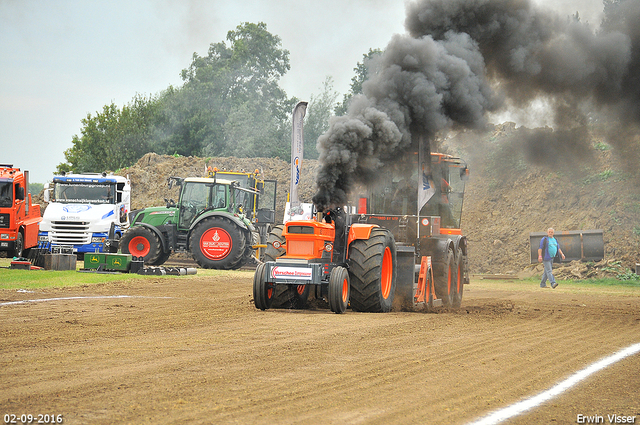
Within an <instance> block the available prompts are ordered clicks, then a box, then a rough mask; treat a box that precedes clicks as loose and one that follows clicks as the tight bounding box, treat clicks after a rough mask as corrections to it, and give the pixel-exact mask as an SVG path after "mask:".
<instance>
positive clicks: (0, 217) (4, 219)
mask: <svg viewBox="0 0 640 425" xmlns="http://www.w3.org/2000/svg"><path fill="white" fill-rule="evenodd" d="M9 218H10V217H9V214H0V228H2V229H8V228H9V224H10V223H9Z"/></svg>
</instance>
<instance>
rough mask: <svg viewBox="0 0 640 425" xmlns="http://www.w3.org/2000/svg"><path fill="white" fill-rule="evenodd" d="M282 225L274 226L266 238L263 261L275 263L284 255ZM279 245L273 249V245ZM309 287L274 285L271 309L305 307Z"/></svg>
mask: <svg viewBox="0 0 640 425" xmlns="http://www.w3.org/2000/svg"><path fill="white" fill-rule="evenodd" d="M283 230H284V225H282V224H278V225H277V226H274V227H273V229H271V231H270V232H269V236H268V237H267V248H266V249H265V252H264V261H265V262H266V261H276V258H278V257H280V256H282V255H284V254H285V252H286V249H285V247H284V244H285V242H286V241H285V239H284V238H283V237H282V231H283ZM274 242H277V244H278V243H279V244H280V247H279V248H275V247H274V246H273V243H274ZM277 244H276V245H277ZM309 289H310V285H276V287H275V289H274V295H273V304H272V307H273V308H290V309H301V308H305V307H306V306H307V301H308V299H309Z"/></svg>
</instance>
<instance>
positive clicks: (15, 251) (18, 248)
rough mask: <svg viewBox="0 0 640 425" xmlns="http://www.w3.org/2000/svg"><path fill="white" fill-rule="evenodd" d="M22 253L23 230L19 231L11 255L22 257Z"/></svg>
mask: <svg viewBox="0 0 640 425" xmlns="http://www.w3.org/2000/svg"><path fill="white" fill-rule="evenodd" d="M22 254H24V237H23V236H22V232H18V235H17V236H16V242H15V245H14V248H13V253H12V254H11V257H22Z"/></svg>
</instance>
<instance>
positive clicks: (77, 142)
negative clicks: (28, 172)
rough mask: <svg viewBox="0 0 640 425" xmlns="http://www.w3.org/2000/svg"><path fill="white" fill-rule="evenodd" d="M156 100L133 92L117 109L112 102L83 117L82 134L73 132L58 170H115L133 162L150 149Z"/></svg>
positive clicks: (85, 171)
mask: <svg viewBox="0 0 640 425" xmlns="http://www.w3.org/2000/svg"><path fill="white" fill-rule="evenodd" d="M156 107H157V104H156V101H155V100H154V99H153V98H145V97H142V96H140V95H136V97H134V99H133V101H132V102H131V103H129V104H128V105H125V106H123V107H122V109H121V110H120V109H118V107H117V106H116V105H115V104H114V103H111V104H110V105H105V106H104V107H103V109H102V112H97V113H96V115H95V116H92V115H91V114H87V117H86V118H84V119H82V120H81V122H82V125H83V127H82V129H81V133H82V135H81V136H80V137H79V136H78V135H74V136H73V138H72V144H73V146H72V147H71V148H69V149H67V150H66V151H65V152H64V156H65V159H66V162H65V163H62V164H59V165H58V167H57V171H58V172H62V171H64V172H68V171H74V172H77V173H87V172H102V171H106V170H111V171H115V170H118V169H120V168H123V167H127V166H130V165H132V164H133V163H135V162H136V161H137V160H138V159H139V158H140V157H141V156H142V155H144V154H145V153H147V152H149V149H150V146H151V140H150V139H151V135H152V132H151V131H150V127H151V126H152V125H153V121H154V118H155V114H156Z"/></svg>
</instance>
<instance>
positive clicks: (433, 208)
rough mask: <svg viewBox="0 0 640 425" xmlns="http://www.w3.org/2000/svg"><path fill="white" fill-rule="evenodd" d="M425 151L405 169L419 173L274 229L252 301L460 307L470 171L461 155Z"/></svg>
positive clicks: (334, 307)
mask: <svg viewBox="0 0 640 425" xmlns="http://www.w3.org/2000/svg"><path fill="white" fill-rule="evenodd" d="M417 157H418V156H417V155H411V156H409V157H408V158H407V161H409V163H411V162H413V163H414V164H416V163H417V162H418V161H417ZM428 157H430V159H431V161H430V163H429V164H428V165H427V166H426V167H423V169H422V172H420V170H419V167H417V166H416V167H412V169H413V170H418V172H419V173H418V174H419V175H416V174H415V172H414V174H413V175H408V176H407V175H405V176H404V177H401V176H394V178H391V179H385V181H384V182H378V183H377V184H375V185H372V186H371V187H368V188H367V189H366V190H364V191H363V195H361V196H359V197H358V199H357V201H356V202H355V204H356V205H355V206H345V207H337V208H333V209H329V210H325V211H323V212H322V213H316V214H315V218H314V219H312V220H295V221H289V222H287V223H285V224H284V225H280V226H276V227H274V229H273V230H272V231H271V233H270V235H269V239H268V241H267V248H266V252H265V262H264V263H261V264H259V265H258V267H257V268H256V271H255V275H254V279H253V296H254V302H255V305H256V307H257V308H258V309H261V310H266V309H268V308H303V307H304V306H305V305H306V303H307V300H308V299H309V297H310V295H312V296H314V297H315V298H317V299H325V300H326V301H327V302H328V304H329V307H330V309H331V311H333V312H335V313H343V312H345V311H346V309H347V308H348V307H351V309H352V310H354V311H361V312H388V311H390V310H391V309H392V308H394V307H396V308H402V309H414V308H415V307H418V306H423V307H425V308H431V307H436V306H441V305H443V306H445V307H450V308H458V307H460V305H461V302H462V295H463V291H464V284H468V283H469V272H468V260H467V258H468V250H467V238H466V237H465V236H463V234H462V231H461V230H460V219H461V215H462V201H463V195H464V186H465V181H466V180H467V178H468V175H469V169H468V167H467V165H466V163H464V162H463V161H462V160H461V159H460V158H456V157H453V156H449V155H444V154H437V153H432V154H430V155H429V156H428ZM403 164H405V167H403V168H402V169H401V170H399V171H402V172H403V173H405V174H406V172H407V171H406V170H407V169H409V167H406V164H407V162H406V161H405V162H403ZM412 182H413V183H412Z"/></svg>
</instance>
